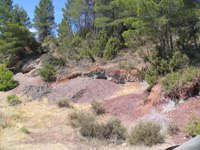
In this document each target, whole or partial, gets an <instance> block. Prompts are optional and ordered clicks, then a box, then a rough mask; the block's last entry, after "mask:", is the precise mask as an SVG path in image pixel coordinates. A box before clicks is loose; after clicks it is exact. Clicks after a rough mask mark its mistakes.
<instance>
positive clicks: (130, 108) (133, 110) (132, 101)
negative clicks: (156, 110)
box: [105, 94, 151, 123]
mask: <svg viewBox="0 0 200 150" xmlns="http://www.w3.org/2000/svg"><path fill="white" fill-rule="evenodd" d="M143 96H144V95H143V94H141V95H138V94H128V95H122V96H119V97H116V98H113V99H110V100H106V101H105V103H106V105H105V110H106V112H108V113H110V114H112V115H114V116H116V117H119V118H120V119H122V121H123V122H124V123H131V122H132V121H135V120H137V119H139V118H140V117H142V116H144V115H146V114H148V113H149V112H150V110H151V108H147V109H142V107H140V106H139V104H140V103H141V101H143Z"/></svg>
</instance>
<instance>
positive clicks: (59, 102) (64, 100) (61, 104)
mask: <svg viewBox="0 0 200 150" xmlns="http://www.w3.org/2000/svg"><path fill="white" fill-rule="evenodd" d="M56 103H57V105H58V107H66V108H69V107H71V101H70V100H69V99H68V98H61V99H58V100H57V101H56Z"/></svg>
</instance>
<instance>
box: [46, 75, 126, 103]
mask: <svg viewBox="0 0 200 150" xmlns="http://www.w3.org/2000/svg"><path fill="white" fill-rule="evenodd" d="M121 89H122V86H121V85H119V84H115V83H113V82H111V81H107V80H101V79H87V78H77V79H74V80H70V81H68V82H65V83H61V84H58V85H52V92H51V93H49V94H48V95H47V98H48V99H49V100H53V101H55V100H57V99H59V98H69V99H71V100H72V101H74V102H78V103H81V104H83V103H90V102H91V101H92V100H95V99H96V100H105V99H109V98H112V97H113V96H114V95H115V93H116V92H117V91H119V90H121Z"/></svg>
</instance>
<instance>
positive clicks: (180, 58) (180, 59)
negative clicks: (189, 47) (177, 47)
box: [169, 52, 189, 71]
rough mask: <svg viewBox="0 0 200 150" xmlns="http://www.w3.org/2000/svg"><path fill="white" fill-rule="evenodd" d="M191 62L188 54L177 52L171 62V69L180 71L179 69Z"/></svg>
mask: <svg viewBox="0 0 200 150" xmlns="http://www.w3.org/2000/svg"><path fill="white" fill-rule="evenodd" d="M188 64H189V58H188V57H187V55H185V54H184V55H182V54H181V53H180V52H175V53H174V54H173V56H172V59H171V60H170V62H169V67H170V69H171V71H178V70H179V69H183V68H186V67H187V66H188Z"/></svg>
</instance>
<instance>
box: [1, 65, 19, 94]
mask: <svg viewBox="0 0 200 150" xmlns="http://www.w3.org/2000/svg"><path fill="white" fill-rule="evenodd" d="M17 86H18V83H17V81H15V80H13V73H12V71H10V70H9V69H7V68H6V65H5V64H0V91H8V90H11V89H13V88H15V87H17Z"/></svg>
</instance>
